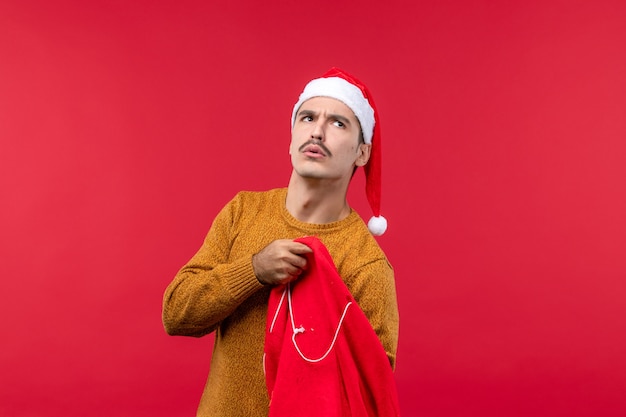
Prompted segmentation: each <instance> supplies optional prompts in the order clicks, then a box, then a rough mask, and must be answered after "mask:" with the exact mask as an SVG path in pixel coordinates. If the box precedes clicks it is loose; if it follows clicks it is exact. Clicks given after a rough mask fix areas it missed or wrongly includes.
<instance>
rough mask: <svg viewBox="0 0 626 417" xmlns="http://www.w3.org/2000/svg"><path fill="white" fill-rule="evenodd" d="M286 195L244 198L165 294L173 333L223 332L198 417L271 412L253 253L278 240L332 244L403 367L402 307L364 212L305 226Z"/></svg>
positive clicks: (262, 304) (263, 295)
mask: <svg viewBox="0 0 626 417" xmlns="http://www.w3.org/2000/svg"><path fill="white" fill-rule="evenodd" d="M286 193H287V190H286V189H285V188H280V189H275V190H270V191H266V192H241V193H239V194H237V196H235V198H234V199H233V200H232V201H230V202H229V203H228V204H227V205H226V206H225V207H224V208H223V209H222V211H221V212H220V213H219V214H218V215H217V217H216V218H215V220H214V221H213V225H212V226H211V229H210V231H209V233H208V235H207V236H206V238H205V240H204V243H203V245H202V247H201V248H200V250H199V251H198V252H197V253H196V254H195V255H194V256H193V258H191V260H190V261H189V262H188V263H187V265H185V266H184V267H183V268H182V269H181V270H180V271H179V272H178V274H177V275H176V277H175V278H174V280H173V281H172V283H171V284H170V285H169V286H168V287H167V289H166V291H165V295H164V298H163V324H164V326H165V329H166V331H167V333H168V334H170V335H184V336H196V337H200V336H203V335H206V334H208V333H210V332H212V331H216V334H215V345H214V348H213V357H212V359H211V366H210V371H209V377H208V380H207V383H206V386H205V389H204V393H203V395H202V398H201V400H200V404H199V407H198V413H197V415H198V416H202V417H205V416H211V417H239V416H241V417H244V416H245V417H256V416H259V417H266V416H267V415H268V405H269V404H268V403H269V399H268V396H267V390H266V387H265V376H264V374H263V345H264V338H265V321H266V314H267V301H268V296H269V292H270V288H269V287H265V286H263V285H261V284H260V283H259V282H258V280H257V279H256V277H255V275H254V272H253V269H252V255H253V254H255V253H257V252H259V251H260V250H261V249H262V248H264V247H265V246H266V245H267V244H268V243H270V242H271V241H273V240H276V239H295V238H298V237H302V236H317V237H318V238H319V239H320V240H321V241H322V242H323V243H324V245H325V246H326V247H327V248H328V251H329V252H330V254H331V256H332V257H333V260H334V262H335V265H336V266H337V269H338V271H339V274H340V276H341V277H342V278H343V280H344V281H345V283H346V285H347V286H348V288H349V289H350V291H351V293H352V295H353V296H354V298H355V300H356V301H357V303H358V304H359V306H360V307H361V309H362V310H363V311H364V312H365V314H366V316H367V318H368V319H369V321H370V323H371V324H372V327H373V328H374V330H375V331H376V334H377V335H378V337H379V339H380V341H381V343H382V345H383V347H384V348H385V351H386V352H387V356H388V357H389V360H390V362H391V366H392V367H394V366H395V354H396V347H397V342H398V309H397V301H396V292H395V283H394V277H393V270H392V268H391V266H390V264H389V262H388V260H387V258H386V257H385V254H384V253H383V252H382V250H381V249H380V247H379V246H378V244H377V243H376V241H375V239H374V238H373V237H372V235H371V234H370V232H369V231H368V230H367V226H366V225H365V223H364V222H363V221H362V219H361V218H360V217H359V215H358V214H357V213H356V212H354V211H352V212H351V214H350V215H349V216H348V217H347V218H345V219H343V220H341V221H338V222H334V223H328V224H309V223H303V222H300V221H298V220H296V219H295V218H294V217H293V216H291V215H290V214H289V212H288V211H287V210H286V208H285V198H286ZM303 389H306V387H303Z"/></svg>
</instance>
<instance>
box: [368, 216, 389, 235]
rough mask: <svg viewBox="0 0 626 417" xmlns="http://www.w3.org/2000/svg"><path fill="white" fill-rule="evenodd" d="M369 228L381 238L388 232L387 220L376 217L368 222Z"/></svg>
mask: <svg viewBox="0 0 626 417" xmlns="http://www.w3.org/2000/svg"><path fill="white" fill-rule="evenodd" d="M367 228H368V229H370V232H371V233H372V234H373V235H374V236H380V235H382V234H383V233H385V231H386V230H387V219H385V218H384V217H383V216H378V217H376V216H374V217H372V218H371V219H370V221H369V222H367Z"/></svg>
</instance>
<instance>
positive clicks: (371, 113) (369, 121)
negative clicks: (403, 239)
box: [291, 68, 387, 236]
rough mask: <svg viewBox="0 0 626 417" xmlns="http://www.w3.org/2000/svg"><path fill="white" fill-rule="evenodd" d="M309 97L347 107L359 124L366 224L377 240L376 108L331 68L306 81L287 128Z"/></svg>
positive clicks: (358, 86) (381, 227)
mask: <svg viewBox="0 0 626 417" xmlns="http://www.w3.org/2000/svg"><path fill="white" fill-rule="evenodd" d="M313 97H330V98H334V99H335V100H339V101H341V102H342V103H344V104H345V105H346V106H348V107H349V108H350V109H351V110H352V111H353V112H354V115H355V116H356V118H357V119H358V120H359V123H360V124H361V131H362V132H363V139H364V141H365V143H367V144H369V145H372V148H371V153H370V159H369V162H368V163H367V164H366V165H365V194H366V195H367V200H368V202H369V204H370V207H371V208H372V212H373V213H374V216H373V217H372V218H371V219H370V220H369V222H368V223H367V227H368V228H369V230H370V232H371V233H372V234H373V235H375V236H380V235H382V234H383V233H385V231H386V230H387V219H385V218H384V217H383V216H381V215H380V189H381V181H380V172H381V166H380V165H381V143H380V122H379V120H378V113H377V112H376V105H375V104H374V100H373V98H372V95H371V93H370V92H369V90H368V88H367V87H366V86H365V84H363V83H362V82H361V81H359V80H357V79H356V78H355V77H354V76H352V75H350V74H348V73H346V72H345V71H343V70H341V69H339V68H331V69H330V70H328V71H327V72H326V73H325V74H324V75H322V77H321V78H316V79H314V80H312V81H310V82H309V83H308V84H307V85H306V86H305V87H304V91H302V94H300V98H299V99H298V102H297V103H296V105H295V106H294V107H293V113H292V116H291V126H292V127H293V125H294V123H295V121H296V113H297V112H298V109H299V108H300V106H301V105H302V103H304V102H305V101H307V100H308V99H311V98H313Z"/></svg>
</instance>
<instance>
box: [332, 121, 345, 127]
mask: <svg viewBox="0 0 626 417" xmlns="http://www.w3.org/2000/svg"><path fill="white" fill-rule="evenodd" d="M333 124H334V125H335V126H337V127H344V126H345V125H344V124H343V122H340V121H339V120H335V121H334V123H333Z"/></svg>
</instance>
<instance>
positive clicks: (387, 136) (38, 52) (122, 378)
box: [0, 0, 626, 417]
mask: <svg viewBox="0 0 626 417" xmlns="http://www.w3.org/2000/svg"><path fill="white" fill-rule="evenodd" d="M625 22H626V3H625V2H623V1H621V0H620V1H618V0H616V1H587V2H585V1H525V2H521V1H520V2H497V1H487V0H476V1H471V2H470V1H456V2H455V1H434V0H433V1H397V0H390V1H385V2H378V1H376V2H373V1H372V2H363V1H333V2H326V1H318V2H312V3H307V2H296V1H286V0H282V1H269V2H241V1H240V2H226V1H223V2H217V1H214V2H204V1H184V0H183V1H135V2H127V1H122V0H117V1H115V0H110V1H104V0H100V1H90V2H84V1H68V0H60V1H54V2H51V1H27V0H3V1H2V2H1V3H0V139H1V149H0V152H1V153H0V187H1V188H0V191H1V199H2V203H1V205H0V215H1V217H0V228H1V241H0V242H1V244H0V251H1V252H0V276H1V284H0V285H1V287H0V294H1V302H0V318H1V319H2V325H1V330H0V338H1V350H0V415H3V416H61V415H62V416H68V417H70V416H142V415H150V416H173V415H177V416H183V415H193V414H194V411H195V407H196V405H197V402H198V399H199V395H200V393H201V390H202V387H203V383H204V379H205V377H206V374H207V371H208V361H209V355H210V346H211V338H210V337H207V338H204V339H199V340H198V339H191V338H172V337H168V336H166V335H165V333H164V331H163V329H162V325H161V321H160V320H161V319H160V309H161V296H162V293H163V291H164V289H165V286H166V285H167V284H168V283H169V281H170V280H171V279H172V277H173V276H174V274H175V273H176V271H177V270H178V268H180V267H181V266H182V265H183V264H184V263H185V262H186V261H187V260H188V259H189V258H190V257H191V255H192V254H193V253H194V252H195V251H196V249H197V248H198V247H199V245H200V244H201V242H202V239H203V238H204V235H205V233H206V231H207V230H208V228H209V226H210V223H211V221H212V218H213V216H215V214H216V213H217V211H218V210H219V209H220V208H221V207H222V206H223V205H224V204H225V203H226V201H228V200H229V199H230V198H231V197H232V196H233V195H234V194H235V193H236V192H237V191H238V190H240V189H266V188H271V187H278V186H284V185H286V182H287V177H288V175H289V172H290V165H289V158H288V155H287V147H288V142H289V119H290V112H291V106H292V105H293V103H294V102H295V101H296V98H297V95H298V94H299V92H300V91H301V89H302V87H303V85H304V83H305V82H306V81H308V80H309V79H311V78H314V77H317V76H319V75H321V74H322V73H323V72H324V71H325V70H326V69H328V68H329V67H330V66H333V65H336V66H340V67H343V68H345V69H347V70H348V71H351V72H353V73H354V74H355V75H357V76H358V77H359V78H361V79H363V80H364V81H366V82H367V84H368V85H369V86H370V88H371V89H372V91H373V92H374V95H375V98H376V101H377V104H378V107H379V112H380V115H381V118H382V124H381V125H382V132H383V140H384V153H383V159H384V169H383V174H384V178H383V181H384V187H383V213H384V214H385V215H386V216H387V217H388V219H389V221H390V228H389V231H388V232H387V234H386V235H385V236H383V237H381V238H380V239H379V242H380V244H381V245H382V246H383V248H384V249H385V250H386V252H387V253H388V256H389V258H390V260H391V261H392V263H393V264H394V266H395V270H396V275H397V286H398V297H399V302H400V313H401V335H400V346H399V358H398V367H397V372H396V377H397V381H398V387H399V391H400V401H401V406H402V411H403V415H404V416H481V417H489V416H494V417H495V416H498V417H499V416H530V415H532V416H551V417H554V416H568V417H571V416H623V415H626V399H625V398H624V397H625V396H624V394H625V392H626V359H625V356H624V355H625V353H626V311H625V307H624V302H625V300H626V284H625V278H626V256H624V253H625V249H626V216H625V213H626V186H625V185H626V184H625V179H626V162H625V160H626V145H625V144H624V141H625V138H626V52H625V51H626V49H625V45H626V24H625ZM355 181H356V183H355V184H353V185H354V188H353V189H352V191H351V202H352V204H353V206H354V207H355V208H357V210H359V211H360V212H361V214H362V215H363V216H364V217H369V215H370V211H369V209H368V207H367V205H366V204H365V200H364V198H363V194H364V193H363V191H362V188H363V179H362V177H361V176H358V177H357V178H356V180H355ZM242 395H245V393H242Z"/></svg>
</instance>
